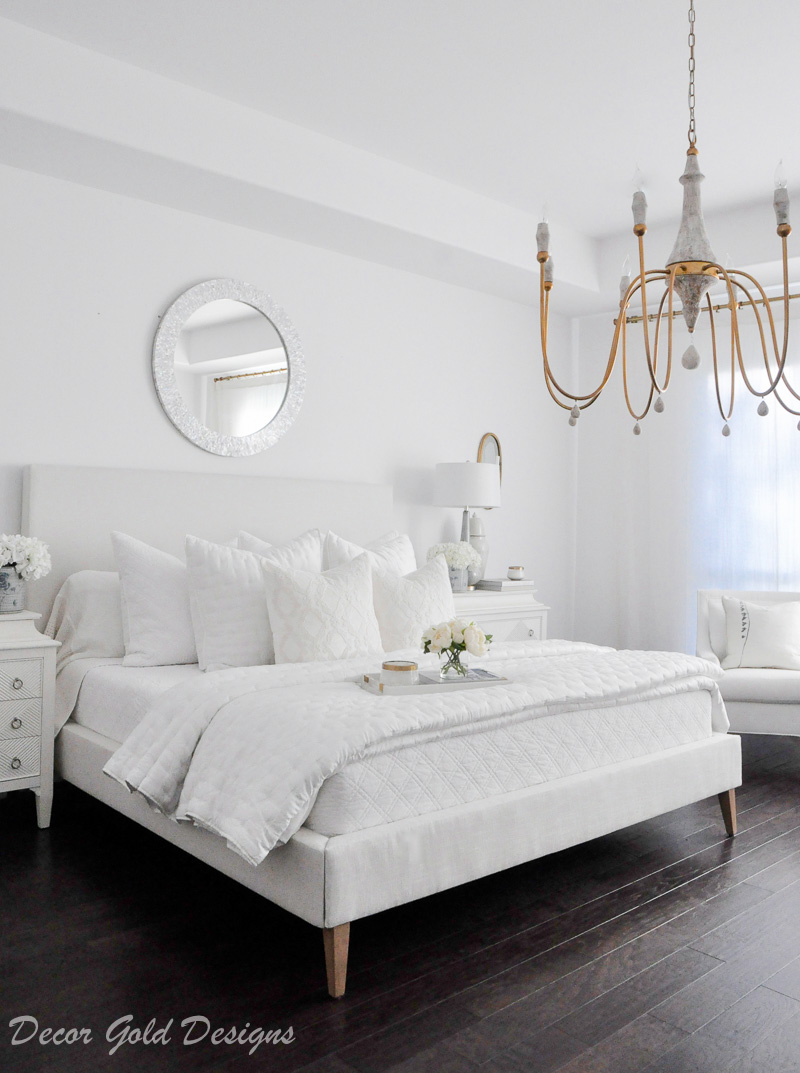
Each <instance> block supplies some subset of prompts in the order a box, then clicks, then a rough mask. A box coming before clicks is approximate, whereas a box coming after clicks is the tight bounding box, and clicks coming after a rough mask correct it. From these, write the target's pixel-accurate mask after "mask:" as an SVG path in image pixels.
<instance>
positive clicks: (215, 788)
mask: <svg viewBox="0 0 800 1073" xmlns="http://www.w3.org/2000/svg"><path fill="white" fill-rule="evenodd" d="M406 654H408V653H406ZM429 662H430V665H434V663H435V661H431V660H430V657H422V658H421V659H420V664H421V665H423V664H428V663H429ZM480 662H481V665H484V664H485V665H487V666H490V667H491V669H492V671H493V672H495V673H496V674H500V675H504V676H507V677H508V678H509V679H510V681H509V683H508V684H507V685H501V686H492V687H491V688H487V689H473V690H454V691H453V692H447V693H427V694H422V695H420V696H413V695H412V696H409V695H403V696H383V697H379V696H375V695H374V694H371V693H367V692H366V691H364V690H362V689H360V688H359V687H358V685H357V684H356V679H357V676H358V674H359V672H363V671H364V670H369V669H371V668H367V667H364V665H363V664H364V661H363V660H345V661H338V662H332V663H310V664H308V663H307V664H281V665H276V666H269V667H241V668H236V669H234V670H229V671H219V672H215V673H214V674H209V675H204V676H203V678H202V679H199V680H196V681H193V682H190V683H186V684H182V685H178V686H175V687H174V688H173V689H171V690H169V691H168V692H167V693H165V694H163V695H162V696H161V697H159V699H158V700H157V701H156V702H155V704H154V705H153V707H152V708H151V710H150V711H149V713H148V714H147V715H146V716H145V718H144V719H143V720H142V722H141V723H140V724H139V726H138V727H137V728H136V730H135V731H134V732H133V733H132V734H131V735H130V737H129V738H128V739H127V741H126V742H125V743H124V744H123V745H122V746H121V747H120V748H119V749H118V750H117V751H116V752H115V753H114V755H113V756H112V757H111V759H110V760H109V761H108V763H107V764H106V767H105V772H106V774H107V775H110V776H111V777H112V778H114V779H116V780H117V781H118V782H120V783H122V784H123V785H124V786H125V787H127V788H128V789H129V790H130V791H132V792H133V791H135V792H138V793H140V794H142V795H143V796H144V797H145V798H146V799H147V801H148V802H149V803H150V805H151V806H152V807H153V808H155V809H157V810H158V811H159V812H162V813H164V814H165V815H166V816H169V817H171V818H172V819H174V820H177V821H182V822H192V823H195V824H197V825H198V826H200V827H204V828H206V829H207V830H210V831H213V832H214V833H216V834H218V835H221V836H222V837H223V838H225V839H226V840H227V843H228V845H229V846H230V848H231V849H233V850H235V851H236V852H237V853H239V854H241V855H242V856H243V857H244V858H245V859H246V860H248V861H249V862H250V863H251V864H254V865H256V864H259V863H260V862H261V861H263V860H264V858H265V857H266V856H267V854H268V853H269V852H270V850H272V849H274V847H275V846H277V845H280V844H281V843H283V842H285V841H287V839H288V838H290V837H291V835H292V834H294V832H295V831H296V830H297V829H298V827H299V826H300V825H301V824H302V823H303V821H304V820H305V818H306V816H307V815H308V813H309V811H310V810H311V807H312V806H313V803H314V800H315V798H316V795H317V792H318V791H319V788H320V786H321V785H322V783H323V782H324V780H325V779H326V778H327V777H328V776H330V775H332V774H334V773H335V772H336V771H339V770H341V769H342V768H343V767H345V765H347V764H348V763H350V762H352V761H353V760H357V759H361V758H363V757H366V756H369V755H374V754H375V753H378V752H381V751H384V750H386V749H389V748H391V749H394V748H398V747H400V746H402V745H410V744H416V743H417V742H422V741H428V740H431V739H435V738H438V737H443V736H446V735H447V734H449V733H458V732H461V733H463V730H464V728H465V727H476V728H477V727H480V728H481V729H485V728H488V727H489V726H496V725H500V724H503V723H507V722H513V721H516V720H521V719H530V718H534V717H537V716H543V715H551V714H555V713H560V712H568V711H571V710H576V709H580V708H587V707H602V706H604V705H613V704H625V703H628V702H630V701H632V700H649V699H652V698H655V697H662V696H668V695H673V694H676V693H684V692H689V691H692V690H698V689H700V690H707V691H708V692H709V693H710V694H711V696H712V727H713V729H714V730H717V731H722V732H724V731H726V730H727V729H728V720H727V717H726V715H725V708H724V705H723V703H722V699H721V697H720V695H719V690H718V688H717V685H716V680H717V679H719V678H720V677H721V676H722V671H721V669H720V668H719V667H715V666H714V665H713V664H711V663H708V662H706V661H705V660H702V659H698V658H697V657H695V656H687V655H683V654H681V653H674V652H616V651H614V650H613V649H608V648H598V647H596V646H594V645H587V644H580V643H572V642H569V641H524V642H516V643H508V644H504V645H500V644H498V645H494V646H493V647H492V651H491V654H490V655H489V656H487V657H485V658H483V659H481V661H480Z"/></svg>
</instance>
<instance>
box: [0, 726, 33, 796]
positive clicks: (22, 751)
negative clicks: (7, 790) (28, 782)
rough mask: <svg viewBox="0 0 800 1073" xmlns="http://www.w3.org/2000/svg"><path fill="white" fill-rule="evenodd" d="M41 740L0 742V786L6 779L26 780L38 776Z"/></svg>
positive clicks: (29, 739) (24, 739)
mask: <svg viewBox="0 0 800 1073" xmlns="http://www.w3.org/2000/svg"><path fill="white" fill-rule="evenodd" d="M41 746H42V742H41V738H20V739H19V740H18V741H0V786H1V785H2V783H3V781H4V780H6V779H27V778H30V776H31V775H38V774H39V755H40V751H41Z"/></svg>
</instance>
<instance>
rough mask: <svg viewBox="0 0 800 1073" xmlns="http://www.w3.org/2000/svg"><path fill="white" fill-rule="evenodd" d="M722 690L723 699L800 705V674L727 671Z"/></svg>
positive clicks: (793, 672) (743, 670) (776, 671)
mask: <svg viewBox="0 0 800 1073" xmlns="http://www.w3.org/2000/svg"><path fill="white" fill-rule="evenodd" d="M719 689H720V692H721V693H722V698H723V700H726V701H744V702H748V703H754V704H758V703H763V704H768V703H776V704H800V671H784V670H775V669H773V668H758V667H747V668H742V669H741V670H730V671H726V672H725V675H724V677H723V679H722V681H721V682H720V683H719Z"/></svg>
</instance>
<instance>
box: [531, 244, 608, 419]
mask: <svg viewBox="0 0 800 1073" xmlns="http://www.w3.org/2000/svg"><path fill="white" fill-rule="evenodd" d="M544 264H545V263H544V261H541V262H540V270H539V322H540V334H541V340H542V358H543V360H544V371H545V378H546V381H547V384H548V390H549V391H550V395H551V397H552V398H553V400H554V401H555V402H557V403H558V405H559V406H561V407H562V409H565V410H569V409H571V408H572V407H570V406H567V405H566V404H565V403H563V402H561V400H560V399H558V398H556V396H555V395H554V394H553V391H552V389H551V387H550V385H551V384H552V387H554V388H555V389H556V391H557V392H558V393H559V394H560V395H562V396H563V397H564V398H565V399H571V400H572V402H573V404H577V405H578V406H580V404H581V403H583V404H584V405H583V406H580V409H585V407H586V406H590V405H591V404H592V403H593V402H594V401H595V400H596V399H597V397H598V396H599V395H600V392H601V391H602V390H603V388H605V386H606V384H607V383H608V381H609V378H610V376H611V373H612V372H613V370H614V362H615V361H616V358H617V348H618V346H619V334H620V324H619V321H620V320H622V319H623V318H622V316H620V317H619V318H618V320H617V324H616V326H615V328H614V337H613V339H612V340H611V351H610V353H609V355H608V362H607V364H606V368H605V372H604V374H603V378H602V380H601V382H600V384H599V386H598V387H597V388H595V390H594V391H592V392H590V393H589V394H588V395H574V394H573V393H572V392H571V391H566V390H565V389H564V388H563V387H562V386H561V384H559V382H558V380H556V378H555V377H554V376H553V370H552V369H551V368H550V359H549V357H548V354H547V325H548V321H549V317H550V294H549V290H546V289H545V282H544Z"/></svg>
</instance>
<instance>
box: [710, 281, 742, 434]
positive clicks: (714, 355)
mask: <svg viewBox="0 0 800 1073" xmlns="http://www.w3.org/2000/svg"><path fill="white" fill-rule="evenodd" d="M706 303H707V305H708V320H709V324H710V325H711V358H712V361H713V364H714V391H715V393H716V396H717V407H718V408H719V413H720V417H721V418H722V420H723V421H725V422H727V421H730V418H731V415H732V413H733V392H734V386H735V380H734V373H735V370H736V366H735V364H734V360H733V359H734V355H733V352H731V398H730V406H729V408H728V412H727V414H726V413H725V408H724V407H723V405H722V398H721V396H720V393H719V363H718V361H717V330H716V326H715V323H714V307H713V306H712V304H711V298H710V297H709V296H708V294H706Z"/></svg>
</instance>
